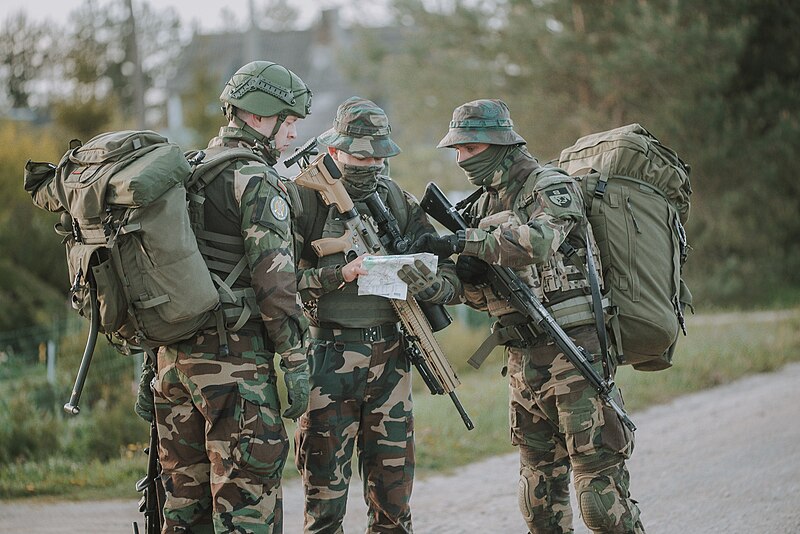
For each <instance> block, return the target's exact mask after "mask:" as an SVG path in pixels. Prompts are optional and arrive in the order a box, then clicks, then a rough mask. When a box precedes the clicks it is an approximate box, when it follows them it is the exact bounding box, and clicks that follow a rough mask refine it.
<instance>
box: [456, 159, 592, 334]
mask: <svg viewBox="0 0 800 534" xmlns="http://www.w3.org/2000/svg"><path fill="white" fill-rule="evenodd" d="M510 172H511V176H510V184H509V186H508V188H507V190H506V191H505V193H504V194H503V195H502V198H496V199H492V198H491V197H492V196H493V195H497V194H498V193H496V192H492V191H487V192H485V193H484V194H483V195H482V196H481V197H480V198H479V199H478V201H477V202H476V204H475V205H474V206H473V209H472V211H471V214H472V218H473V221H476V222H477V227H478V228H480V229H482V230H486V231H487V232H491V231H492V230H494V229H496V228H497V227H499V226H500V225H502V224H504V223H511V224H513V225H515V226H518V225H523V224H525V223H527V221H528V220H529V219H530V215H531V212H532V211H533V201H534V199H535V196H536V195H535V189H536V186H537V185H539V186H541V185H542V184H543V182H545V181H547V182H552V183H554V184H555V183H560V182H565V181H571V179H570V178H569V177H568V175H566V174H565V173H563V172H562V171H561V170H560V169H557V168H554V167H547V166H544V167H543V166H540V165H539V164H538V163H537V162H536V161H535V160H528V159H524V160H522V161H519V162H517V163H516V164H515V165H514V166H513V167H512V169H511V171H510ZM493 203H498V204H499V205H497V206H492V204H493ZM498 208H503V209H502V210H500V211H498V210H497V209H498ZM489 211H494V212H495V213H489ZM585 229H586V226H579V227H577V228H575V229H573V230H572V231H571V232H570V234H569V236H568V238H567V241H568V243H570V245H572V247H573V248H574V249H575V250H576V254H575V256H574V257H573V258H572V259H568V258H567V257H566V256H565V255H564V254H563V253H562V252H561V251H560V250H557V251H556V252H554V253H553V254H552V255H551V256H550V258H549V259H548V260H547V261H546V262H545V263H540V264H533V265H528V266H525V267H523V268H520V269H514V271H515V272H516V273H517V275H518V276H519V277H520V279H521V280H522V281H523V282H525V284H527V285H528V287H530V288H531V289H532V290H533V292H534V294H535V295H536V297H537V298H539V299H540V300H541V301H542V303H543V304H544V305H545V307H546V308H547V309H548V311H549V312H550V313H551V315H552V316H553V317H554V318H555V319H556V320H557V321H558V323H559V324H560V325H561V326H562V328H573V327H576V326H581V325H590V324H595V318H594V313H593V308H592V296H591V289H590V286H589V282H588V280H587V279H586V276H585V274H584V272H585V271H584V269H583V268H582V267H581V268H579V266H583V265H585V262H586V245H585V243H586V239H585V236H586V231H585ZM589 243H590V246H591V247H592V252H593V257H594V260H595V264H596V265H597V266H598V269H600V267H599V266H600V254H599V251H598V249H597V245H596V243H595V242H594V237H593V236H592V234H591V232H589ZM601 276H602V275H601V274H600V273H598V283H599V284H601V285H602V278H601ZM481 289H482V291H483V295H484V298H485V299H486V306H487V311H488V312H489V314H490V315H491V316H493V317H503V316H508V315H509V314H512V313H515V310H514V309H513V308H512V307H511V306H510V305H509V304H508V302H507V301H506V300H505V299H501V298H498V297H497V295H495V294H494V292H493V291H492V290H491V288H490V287H488V286H486V287H482V288H481ZM513 320H514V318H513V317H510V316H509V317H506V318H505V319H503V320H501V323H505V322H507V321H510V322H513Z"/></svg>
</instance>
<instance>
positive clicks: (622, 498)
mask: <svg viewBox="0 0 800 534" xmlns="http://www.w3.org/2000/svg"><path fill="white" fill-rule="evenodd" d="M618 482H619V481H618V480H615V479H614V477H612V476H603V475H595V476H594V477H592V478H589V479H588V481H587V479H586V478H584V477H580V476H578V477H576V480H575V486H576V493H577V497H578V507H579V508H580V511H581V516H582V517H583V522H584V523H586V526H587V527H589V529H590V530H592V531H593V532H608V533H614V532H625V533H629V532H635V533H640V532H644V528H643V527H642V524H641V522H640V520H639V507H638V506H636V501H634V500H632V499H631V498H630V496H629V494H628V492H627V490H626V489H625V487H621V486H620V485H619V484H618Z"/></svg>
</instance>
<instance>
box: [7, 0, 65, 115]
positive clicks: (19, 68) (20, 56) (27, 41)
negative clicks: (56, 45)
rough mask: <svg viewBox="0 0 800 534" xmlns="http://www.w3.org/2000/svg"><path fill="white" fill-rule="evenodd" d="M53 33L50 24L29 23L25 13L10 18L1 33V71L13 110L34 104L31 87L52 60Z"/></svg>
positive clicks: (21, 12)
mask: <svg viewBox="0 0 800 534" xmlns="http://www.w3.org/2000/svg"><path fill="white" fill-rule="evenodd" d="M52 43H53V36H52V32H51V31H50V27H49V26H48V25H47V24H46V23H36V22H33V21H31V20H28V17H27V16H26V15H25V13H24V12H23V11H20V12H18V13H15V14H12V15H10V16H9V17H8V18H7V19H6V20H5V21H4V22H3V27H2V30H0V72H2V77H3V85H4V86H5V89H6V96H7V99H8V104H9V105H10V106H11V107H12V108H18V109H27V108H29V107H30V105H31V93H32V91H33V88H32V87H31V84H32V83H33V82H34V81H35V80H36V79H37V78H39V77H40V76H41V69H42V67H43V65H45V64H46V63H47V62H48V61H50V59H51V58H50V51H51V47H52Z"/></svg>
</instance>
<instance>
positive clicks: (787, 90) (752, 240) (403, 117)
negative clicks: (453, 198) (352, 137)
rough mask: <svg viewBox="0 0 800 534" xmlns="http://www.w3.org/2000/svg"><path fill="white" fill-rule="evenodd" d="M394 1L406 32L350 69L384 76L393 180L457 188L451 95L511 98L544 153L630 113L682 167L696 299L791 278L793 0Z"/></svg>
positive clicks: (771, 290)
mask: <svg viewBox="0 0 800 534" xmlns="http://www.w3.org/2000/svg"><path fill="white" fill-rule="evenodd" d="M392 5H393V11H394V17H395V20H396V22H397V23H398V25H401V26H402V27H403V28H405V29H406V33H407V35H408V37H409V38H407V39H405V40H404V41H403V44H402V45H400V46H395V47H394V48H390V49H387V50H385V51H384V52H385V53H382V54H377V55H376V54H375V53H374V51H365V52H363V53H362V57H367V58H372V59H371V60H370V62H369V66H365V65H362V66H361V67H360V69H354V70H353V73H354V75H356V76H357V75H359V73H361V74H362V75H366V76H369V77H370V78H372V79H374V78H376V77H377V78H383V79H385V80H387V87H388V88H389V89H388V93H389V94H388V95H387V100H388V101H390V102H391V103H392V109H393V114H394V121H395V122H397V121H398V120H399V121H402V130H401V131H399V132H398V137H400V141H401V144H402V145H403V146H404V148H405V154H404V157H405V158H406V159H411V160H412V161H413V163H411V164H404V163H403V162H402V160H403V158H398V161H397V163H395V162H392V163H393V167H392V169H393V173H394V174H395V176H396V177H398V178H399V179H400V180H401V181H404V183H407V182H411V183H414V184H415V185H414V187H416V188H417V189H421V186H420V185H419V181H420V180H422V181H423V183H424V181H427V180H430V179H440V180H441V178H442V177H444V179H443V181H444V182H445V183H446V185H447V186H449V187H450V188H454V189H466V188H467V186H466V185H465V184H464V179H463V175H461V173H460V172H459V171H458V169H457V167H456V166H455V165H454V164H453V160H452V158H449V157H448V155H446V154H445V155H441V156H438V157H437V156H432V155H431V152H432V151H431V147H432V146H433V145H434V144H435V143H436V142H437V141H438V140H439V139H440V138H441V136H442V135H443V134H444V133H445V132H446V130H447V124H448V122H449V119H450V113H451V112H452V110H453V108H454V107H455V106H457V105H459V104H461V103H463V102H465V101H468V100H473V99H476V98H501V99H503V100H504V101H506V102H507V103H508V104H509V107H510V109H511V112H512V117H513V118H514V121H515V127H516V129H517V131H519V133H520V134H522V135H523V137H525V138H526V140H527V141H528V145H529V147H530V148H531V150H532V151H533V152H534V153H535V154H536V155H538V156H539V157H540V159H542V160H544V161H547V160H550V159H553V158H557V157H558V154H559V152H560V150H561V149H562V148H563V147H565V146H568V145H570V144H572V143H573V142H574V140H575V139H576V138H577V137H579V136H582V135H585V134H588V133H591V132H594V131H600V130H605V129H609V128H613V127H617V126H621V125H623V124H629V123H632V122H639V123H641V124H643V125H644V126H645V127H646V128H648V129H649V130H651V131H652V132H653V133H654V134H655V135H656V136H657V137H659V138H660V139H661V140H662V141H663V142H664V143H665V144H667V145H669V146H671V147H673V148H675V149H676V150H677V151H678V153H679V154H680V155H681V156H682V157H683V159H685V160H686V161H688V162H689V163H690V164H691V165H692V167H693V174H692V177H693V186H694V195H693V208H692V217H691V218H690V221H689V226H688V231H689V237H690V241H691V244H692V246H693V251H692V254H691V257H690V261H689V263H688V265H687V272H688V276H689V279H690V282H692V287H693V290H694V292H695V295H696V297H698V301H699V302H701V303H704V304H706V305H711V303H712V302H713V303H716V304H720V305H723V304H739V305H746V304H753V303H767V302H773V301H775V300H776V299H780V298H786V295H794V298H796V296H797V295H798V293H800V291H798V290H799V289H800V274H798V273H800V246H798V244H797V240H796V237H797V235H800V218H798V217H797V214H798V213H800V209H798V208H800V195H798V192H800V191H798V188H799V186H798V184H797V180H795V179H794V178H793V173H792V170H793V168H794V167H796V166H797V163H799V162H798V157H799V156H798V155H797V153H796V150H795V147H797V146H800V144H799V143H798V141H800V139H798V134H799V133H800V124H799V121H800V105H799V104H800V90H799V89H800V87H798V84H800V59H798V58H800V38H798V35H797V32H796V28H797V25H798V22H800V6H798V5H797V4H796V3H792V2H788V1H786V0H768V1H759V0H739V1H736V2H730V1H724V0H708V1H700V0H603V1H602V2H598V1H596V0H560V1H552V0H538V1H529V0H448V1H444V0H442V1H428V0H394V2H393V3H392ZM376 66H377V68H376ZM420 144H421V145H423V146H424V147H425V149H422V148H417V147H419V146H420ZM420 154H425V155H424V156H420ZM443 164H444V165H445V166H443ZM459 181H460V183H459ZM754 280H757V281H758V282H757V283H752V282H753V281H754ZM787 289H789V291H787ZM789 298H791V297H789Z"/></svg>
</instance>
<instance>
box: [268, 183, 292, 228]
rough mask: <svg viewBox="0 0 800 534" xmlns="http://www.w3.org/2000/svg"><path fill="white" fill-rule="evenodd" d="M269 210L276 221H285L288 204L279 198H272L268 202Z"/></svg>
mask: <svg viewBox="0 0 800 534" xmlns="http://www.w3.org/2000/svg"><path fill="white" fill-rule="evenodd" d="M281 185H282V184H281ZM284 191H285V188H284ZM269 210H270V211H271V212H272V215H273V216H274V217H275V219H276V220H278V221H285V220H286V218H287V217H288V216H289V204H288V203H287V202H286V200H284V199H283V197H280V196H275V197H272V200H270V201H269Z"/></svg>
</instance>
